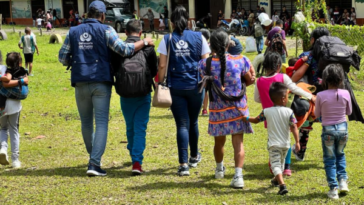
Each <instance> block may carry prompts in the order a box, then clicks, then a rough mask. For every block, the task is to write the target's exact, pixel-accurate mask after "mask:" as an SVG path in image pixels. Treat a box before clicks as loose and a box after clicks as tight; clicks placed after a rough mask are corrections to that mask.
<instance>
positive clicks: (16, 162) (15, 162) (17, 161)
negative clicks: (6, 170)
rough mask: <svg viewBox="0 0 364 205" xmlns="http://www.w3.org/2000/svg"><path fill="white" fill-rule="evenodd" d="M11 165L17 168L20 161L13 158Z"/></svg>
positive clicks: (19, 165)
mask: <svg viewBox="0 0 364 205" xmlns="http://www.w3.org/2000/svg"><path fill="white" fill-rule="evenodd" d="M11 165H12V167H13V168H14V169H18V168H20V167H21V162H20V161H19V160H18V159H17V160H14V161H13V162H12V163H11Z"/></svg>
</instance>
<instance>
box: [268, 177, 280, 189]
mask: <svg viewBox="0 0 364 205" xmlns="http://www.w3.org/2000/svg"><path fill="white" fill-rule="evenodd" d="M270 184H271V185H272V186H273V187H279V183H278V181H277V180H276V179H275V178H273V179H271V180H270Z"/></svg>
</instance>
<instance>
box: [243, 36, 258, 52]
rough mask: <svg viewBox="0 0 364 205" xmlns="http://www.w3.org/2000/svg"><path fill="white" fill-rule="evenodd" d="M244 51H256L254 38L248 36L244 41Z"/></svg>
mask: <svg viewBox="0 0 364 205" xmlns="http://www.w3.org/2000/svg"><path fill="white" fill-rule="evenodd" d="M245 46H246V49H245V52H246V53H253V52H257V44H256V43H255V38H254V37H248V38H247V39H246V41H245Z"/></svg>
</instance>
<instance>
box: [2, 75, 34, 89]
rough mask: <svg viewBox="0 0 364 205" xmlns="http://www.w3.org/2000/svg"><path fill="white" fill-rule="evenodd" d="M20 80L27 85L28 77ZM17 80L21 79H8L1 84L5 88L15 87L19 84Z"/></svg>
mask: <svg viewBox="0 0 364 205" xmlns="http://www.w3.org/2000/svg"><path fill="white" fill-rule="evenodd" d="M22 80H23V84H24V85H28V83H29V79H28V77H25V78H23V79H22ZM19 81H21V80H10V81H9V82H3V86H4V87H5V88H12V87H17V86H19Z"/></svg>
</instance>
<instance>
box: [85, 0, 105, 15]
mask: <svg viewBox="0 0 364 205" xmlns="http://www.w3.org/2000/svg"><path fill="white" fill-rule="evenodd" d="M88 8H89V9H90V8H95V9H97V10H99V12H102V13H106V6H105V4H104V2H102V1H93V2H92V3H91V4H90V6H89V7H88Z"/></svg>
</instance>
